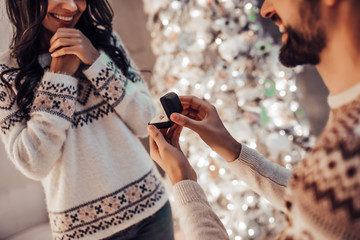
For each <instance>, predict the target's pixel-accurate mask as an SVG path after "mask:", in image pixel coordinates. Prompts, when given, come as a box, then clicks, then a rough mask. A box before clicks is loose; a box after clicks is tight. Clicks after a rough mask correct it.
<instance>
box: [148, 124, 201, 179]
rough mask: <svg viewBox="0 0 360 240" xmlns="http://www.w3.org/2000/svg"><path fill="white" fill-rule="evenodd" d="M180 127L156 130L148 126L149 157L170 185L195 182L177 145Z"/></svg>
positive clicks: (189, 166)
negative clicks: (167, 178) (160, 169)
mask: <svg viewBox="0 0 360 240" xmlns="http://www.w3.org/2000/svg"><path fill="white" fill-rule="evenodd" d="M181 130H182V127H181V126H178V125H174V126H172V127H171V128H170V129H169V130H167V129H166V130H162V131H161V132H160V130H158V129H157V128H156V127H155V126H153V125H149V126H148V132H149V134H150V137H149V140H150V156H151V158H152V159H153V160H154V161H155V162H157V163H158V164H159V166H160V167H161V168H162V169H163V170H164V171H165V172H166V174H167V175H168V176H169V178H170V180H171V182H172V184H173V185H174V184H176V183H177V182H180V181H182V180H193V181H196V180H197V176H196V173H195V171H194V169H193V168H192V166H191V165H190V163H189V162H188V160H187V158H186V157H185V155H184V154H183V152H182V151H181V149H180V145H179V137H180V133H181Z"/></svg>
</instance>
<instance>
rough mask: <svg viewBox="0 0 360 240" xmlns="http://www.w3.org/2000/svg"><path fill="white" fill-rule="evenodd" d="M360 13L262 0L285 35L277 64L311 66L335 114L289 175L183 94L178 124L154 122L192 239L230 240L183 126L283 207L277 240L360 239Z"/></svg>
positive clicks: (337, 5) (315, 1)
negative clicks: (182, 142)
mask: <svg viewBox="0 0 360 240" xmlns="http://www.w3.org/2000/svg"><path fill="white" fill-rule="evenodd" d="M359 11H360V1H359V0H265V2H264V4H263V6H262V9H261V15H262V16H263V17H266V18H271V19H272V20H273V21H274V23H275V24H276V25H278V26H279V29H280V31H281V32H282V34H283V35H282V44H283V46H282V48H281V51H280V61H281V62H282V63H283V64H284V65H286V66H289V67H293V66H296V65H299V64H314V65H316V67H317V69H318V71H319V72H320V74H321V76H322V78H323V80H324V83H325V84H326V86H327V88H328V89H329V92H330V96H329V98H328V102H329V105H330V107H331V113H330V118H329V120H328V123H327V126H326V128H325V129H324V132H323V133H322V135H321V136H320V137H319V139H318V140H317V143H316V145H315V146H314V148H313V149H312V150H311V151H310V152H309V153H308V154H307V155H306V156H305V158H304V159H303V160H302V161H301V163H300V164H299V166H298V167H297V168H296V169H295V170H294V172H291V171H290V170H288V169H285V168H283V167H281V166H279V165H276V164H274V163H272V162H270V161H269V160H267V159H265V158H264V157H263V156H262V155H260V154H259V153H257V152H256V151H255V150H253V149H250V148H248V147H247V146H245V145H243V144H240V143H238V142H237V141H236V140H235V139H234V138H233V137H232V136H231V135H230V134H229V132H228V131H227V130H226V129H225V127H224V125H223V124H222V122H221V120H220V118H219V116H218V114H217V112H216V109H215V108H214V107H213V106H212V105H210V104H208V103H207V102H205V101H202V100H200V99H198V98H195V97H181V98H180V99H181V101H182V104H183V106H184V111H183V112H182V115H181V114H172V116H171V119H172V120H173V121H174V122H175V123H177V124H178V125H175V126H174V127H172V128H171V129H170V130H169V131H168V132H162V134H161V133H160V131H159V130H157V129H156V128H155V127H154V126H149V127H148V130H149V132H150V136H151V138H150V144H151V145H150V147H151V156H152V158H153V159H154V160H155V161H157V162H158V163H159V164H160V166H162V167H163V169H164V170H165V171H166V172H167V174H168V175H169V177H170V179H171V181H172V183H173V184H174V195H175V200H176V202H177V203H178V207H179V208H180V211H179V212H181V213H182V216H181V221H182V226H183V229H184V232H185V235H186V236H187V239H206V240H209V239H228V235H227V233H226V231H225V229H224V227H223V225H222V224H221V222H220V221H219V219H218V218H217V216H216V215H215V214H214V213H213V211H212V210H211V208H210V206H209V204H208V202H207V201H206V196H205V194H204V192H203V191H202V189H201V188H200V186H199V185H198V184H197V183H196V173H195V171H194V170H193V169H192V167H191V165H190V164H189V162H188V161H187V159H186V157H185V156H184V155H183V153H182V152H181V150H180V147H179V143H178V138H179V135H180V132H181V128H182V126H185V127H188V128H190V129H192V130H193V131H195V132H197V133H198V134H199V136H200V137H201V138H202V139H203V140H204V141H205V142H206V143H207V144H208V145H209V146H210V147H211V148H212V149H213V150H214V151H216V152H217V153H218V154H220V155H221V156H222V157H223V158H224V159H225V160H226V161H227V162H229V163H228V164H229V165H230V168H232V169H234V170H235V171H236V172H237V173H238V176H239V177H240V178H241V179H243V180H244V181H246V182H247V183H248V185H249V186H250V187H252V188H253V189H254V190H255V191H257V192H258V193H259V194H261V195H263V196H264V197H266V198H267V199H268V200H270V201H271V202H272V203H273V204H274V206H275V207H278V208H279V209H281V210H283V211H284V212H285V214H286V216H287V219H288V226H287V227H286V228H285V229H284V231H283V232H282V233H281V234H280V236H279V239H286V240H290V239H314V240H317V239H320V240H322V239H360V231H359V229H360V124H359V121H360V97H359V96H360V70H359V69H360V54H359V52H360V44H359V43H360V28H359V25H360V17H359V14H358V12H359Z"/></svg>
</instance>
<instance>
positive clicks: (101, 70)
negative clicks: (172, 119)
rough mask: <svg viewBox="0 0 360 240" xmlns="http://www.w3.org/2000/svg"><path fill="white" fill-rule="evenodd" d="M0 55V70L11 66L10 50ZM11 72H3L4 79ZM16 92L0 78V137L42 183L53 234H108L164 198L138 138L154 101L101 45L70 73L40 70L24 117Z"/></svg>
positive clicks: (14, 159)
mask: <svg viewBox="0 0 360 240" xmlns="http://www.w3.org/2000/svg"><path fill="white" fill-rule="evenodd" d="M116 44H117V46H118V47H120V48H121V50H123V51H124V53H125V50H124V48H123V47H122V45H121V44H120V40H119V39H118V38H117V42H116ZM50 60H51V58H50V56H49V55H42V56H41V57H40V58H39V63H40V64H41V65H42V67H44V68H45V69H46V68H47V67H48V66H49V64H50ZM0 61H1V62H0V63H1V64H0V70H1V71H3V70H6V69H9V68H12V67H16V63H15V60H14V59H12V58H11V57H10V53H9V52H7V53H5V54H3V56H2V57H1V59H0ZM15 74H16V73H15ZM15 74H7V75H5V78H6V79H7V81H8V83H10V84H11V85H13V83H14V77H15ZM15 95H16V91H14V92H13V94H12V95H10V92H9V90H8V89H7V88H6V86H5V84H4V83H2V82H1V81H0V126H1V138H2V140H3V142H4V143H5V147H6V150H7V152H8V154H9V157H10V159H11V160H12V162H13V163H14V164H15V166H16V167H17V169H19V170H20V171H21V172H22V173H23V174H24V175H26V176H27V177H29V178H31V179H34V180H40V181H41V182H42V185H43V187H44V190H45V195H46V202H47V208H48V211H49V218H50V224H51V227H52V233H53V238H54V239H79V238H83V239H100V238H104V237H108V236H110V235H112V234H114V233H116V232H119V231H121V230H123V229H125V228H127V227H129V226H131V225H133V224H135V223H137V222H139V221H141V220H143V219H145V218H147V217H149V216H151V215H153V214H154V213H155V212H156V211H158V210H159V209H160V208H161V207H162V206H163V205H164V204H165V202H166V201H167V195H166V193H165V190H164V186H163V184H162V182H161V178H160V177H159V174H158V172H157V169H156V168H155V167H154V164H153V161H152V160H151V159H150V157H149V155H148V153H147V152H146V150H145V149H144V147H143V146H142V144H141V142H140V141H139V140H138V138H137V137H145V136H146V135H147V131H146V126H147V123H148V121H149V120H151V118H152V117H153V116H154V113H155V107H154V104H153V101H152V99H151V96H150V94H149V92H148V89H147V86H146V84H145V82H144V81H143V80H142V78H141V77H140V74H139V73H138V72H137V71H136V70H135V69H134V68H132V67H130V68H129V74H128V75H127V76H124V75H123V74H122V73H121V71H120V70H119V68H118V67H117V66H116V65H115V63H114V62H113V61H112V60H111V58H110V57H109V56H107V54H105V53H104V52H101V54H100V57H99V58H98V59H97V60H96V61H95V62H94V63H93V64H92V65H91V66H90V67H89V68H88V69H86V70H84V71H83V74H80V75H79V77H76V78H75V77H72V76H68V75H64V74H57V73H52V72H50V71H48V70H46V71H45V73H44V75H43V77H42V79H41V82H40V84H39V86H38V88H37V90H36V92H35V99H34V102H33V104H32V106H31V111H30V114H29V116H24V114H22V113H21V112H20V111H19V109H18V106H17V104H16V101H15ZM28 117H29V118H28ZM24 204H26V199H24Z"/></svg>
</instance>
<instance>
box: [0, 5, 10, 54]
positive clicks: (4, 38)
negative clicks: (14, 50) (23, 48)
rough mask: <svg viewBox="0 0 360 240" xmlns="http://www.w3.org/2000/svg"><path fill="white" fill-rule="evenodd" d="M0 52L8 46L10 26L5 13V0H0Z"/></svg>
mask: <svg viewBox="0 0 360 240" xmlns="http://www.w3.org/2000/svg"><path fill="white" fill-rule="evenodd" d="M0 34H1V37H0V52H3V51H6V50H7V49H8V48H9V42H10V38H11V27H10V23H9V20H8V18H7V15H6V9H5V0H0Z"/></svg>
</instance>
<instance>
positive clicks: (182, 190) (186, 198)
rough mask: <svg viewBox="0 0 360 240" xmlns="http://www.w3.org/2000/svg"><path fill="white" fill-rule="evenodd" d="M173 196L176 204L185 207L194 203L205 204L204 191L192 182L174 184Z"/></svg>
mask: <svg viewBox="0 0 360 240" xmlns="http://www.w3.org/2000/svg"><path fill="white" fill-rule="evenodd" d="M173 194H174V198H175V199H176V201H177V203H178V204H180V205H185V204H187V203H190V202H194V201H200V202H205V203H207V198H206V195H205V192H204V190H203V189H202V188H201V187H200V185H199V184H198V183H197V182H195V181H192V180H183V181H181V182H178V183H177V184H175V185H174V187H173Z"/></svg>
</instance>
